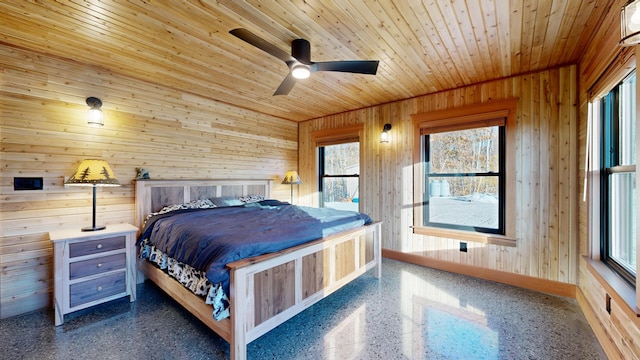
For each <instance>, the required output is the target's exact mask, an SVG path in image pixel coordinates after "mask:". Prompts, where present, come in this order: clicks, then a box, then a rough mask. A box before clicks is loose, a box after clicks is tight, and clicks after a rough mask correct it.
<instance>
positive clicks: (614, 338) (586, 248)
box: [577, 0, 640, 359]
mask: <svg viewBox="0 0 640 360" xmlns="http://www.w3.org/2000/svg"><path fill="white" fill-rule="evenodd" d="M625 3H626V1H625V0H616V1H612V4H611V6H610V7H605V8H603V9H602V10H601V11H602V16H601V26H600V28H599V30H598V32H597V33H596V34H594V35H593V36H592V39H593V40H592V41H591V43H590V44H589V46H588V47H587V48H586V49H585V52H584V55H583V57H582V59H581V61H580V68H579V73H580V75H579V84H580V99H579V111H580V116H579V118H580V122H579V126H578V137H579V146H580V157H579V161H578V166H579V174H580V175H579V183H580V186H579V188H580V189H582V187H583V174H584V171H585V166H584V164H585V153H586V152H585V143H586V137H587V119H588V116H587V114H588V103H589V97H588V92H589V89H590V88H591V87H592V86H593V85H594V84H595V83H596V82H598V80H599V79H600V78H601V75H602V74H603V73H604V72H605V71H606V70H607V68H608V67H610V66H611V64H612V63H620V62H622V60H621V58H624V57H626V56H628V55H627V53H628V52H629V49H624V48H622V47H620V46H618V40H619V38H620V30H619V29H620V25H619V22H620V13H619V9H620V8H621V7H622V6H623V5H624V4H625ZM630 50H632V52H633V50H634V49H630ZM637 50H638V47H637V46H636V48H635V52H636V53H637ZM623 51H624V52H625V55H622V56H620V54H621V53H623ZM637 61H638V56H637V54H636V62H637ZM639 95H640V93H639ZM636 104H640V99H636ZM636 111H637V109H636ZM581 191H582V190H581ZM580 196H581V197H582V193H581V194H580ZM588 205H589V202H588V201H586V202H583V201H579V203H578V210H579V254H580V257H579V260H580V261H579V272H580V275H579V283H578V285H579V287H578V294H577V299H578V303H579V304H580V307H581V308H582V310H583V312H584V313H585V316H586V318H587V320H588V321H589V323H590V325H591V327H592V329H593V330H594V332H595V334H596V336H597V337H598V340H599V341H600V344H601V345H602V347H603V349H604V350H605V352H606V354H607V356H608V357H609V358H610V359H640V346H639V344H640V319H639V318H638V316H637V315H636V312H637V309H635V308H634V307H629V306H628V305H627V304H626V302H625V301H623V300H622V299H621V296H620V294H616V293H615V291H614V288H613V287H612V286H611V285H610V284H609V282H608V281H607V280H606V277H602V276H599V275H596V274H598V272H596V271H593V268H590V265H588V262H587V261H586V258H583V256H585V257H586V256H588V255H589V253H590V248H591V243H590V240H589V227H590V226H591V225H590V219H589V214H588ZM605 270H606V267H605ZM614 278H615V276H614ZM607 295H609V296H611V297H612V299H611V313H608V312H607V310H606V306H605V304H606V300H605V299H606V297H607Z"/></svg>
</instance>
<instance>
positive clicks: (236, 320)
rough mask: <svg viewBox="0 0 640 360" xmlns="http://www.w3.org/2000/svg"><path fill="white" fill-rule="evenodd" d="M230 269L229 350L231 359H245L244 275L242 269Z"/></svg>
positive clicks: (245, 285)
mask: <svg viewBox="0 0 640 360" xmlns="http://www.w3.org/2000/svg"><path fill="white" fill-rule="evenodd" d="M238 272H239V273H237V271H235V270H231V271H229V275H230V280H231V282H230V284H231V286H230V289H229V296H230V299H229V300H230V304H229V305H230V306H231V309H229V310H230V313H231V314H232V315H231V334H230V335H231V341H230V342H229V352H230V354H229V355H230V358H231V360H246V359H247V336H246V328H245V323H246V312H245V310H244V305H246V304H245V301H244V297H245V295H246V293H247V291H246V287H247V283H246V281H245V280H246V276H244V273H243V272H242V271H238Z"/></svg>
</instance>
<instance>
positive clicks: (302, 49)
mask: <svg viewBox="0 0 640 360" xmlns="http://www.w3.org/2000/svg"><path fill="white" fill-rule="evenodd" d="M291 56H293V57H294V58H296V59H297V60H298V61H300V62H301V63H303V64H306V65H311V45H310V44H309V41H307V40H305V39H295V40H293V41H292V42H291Z"/></svg>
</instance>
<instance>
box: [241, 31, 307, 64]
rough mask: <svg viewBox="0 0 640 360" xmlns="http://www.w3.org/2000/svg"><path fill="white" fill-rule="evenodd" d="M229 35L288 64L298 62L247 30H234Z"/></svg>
mask: <svg viewBox="0 0 640 360" xmlns="http://www.w3.org/2000/svg"><path fill="white" fill-rule="evenodd" d="M229 33H230V34H231V35H233V36H235V37H237V38H239V39H240V40H244V41H246V42H248V43H249V44H251V45H253V46H255V47H257V48H258V49H260V50H262V51H264V52H266V53H267V54H270V55H273V56H275V57H277V58H278V59H280V60H282V61H284V62H286V63H287V64H288V63H289V62H292V61H296V59H295V58H294V57H293V56H291V55H290V54H287V52H285V51H284V50H282V49H280V48H279V47H277V46H275V45H273V44H271V43H269V42H267V41H266V40H264V39H262V38H261V37H259V36H258V35H256V34H254V33H252V32H251V31H249V30H247V29H242V28H238V29H233V30H231V31H229Z"/></svg>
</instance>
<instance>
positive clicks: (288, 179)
mask: <svg viewBox="0 0 640 360" xmlns="http://www.w3.org/2000/svg"><path fill="white" fill-rule="evenodd" d="M282 183H283V184H287V185H289V184H290V185H294V184H302V180H300V176H298V172H297V171H294V170H289V171H287V173H286V174H284V179H283V180H282Z"/></svg>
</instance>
